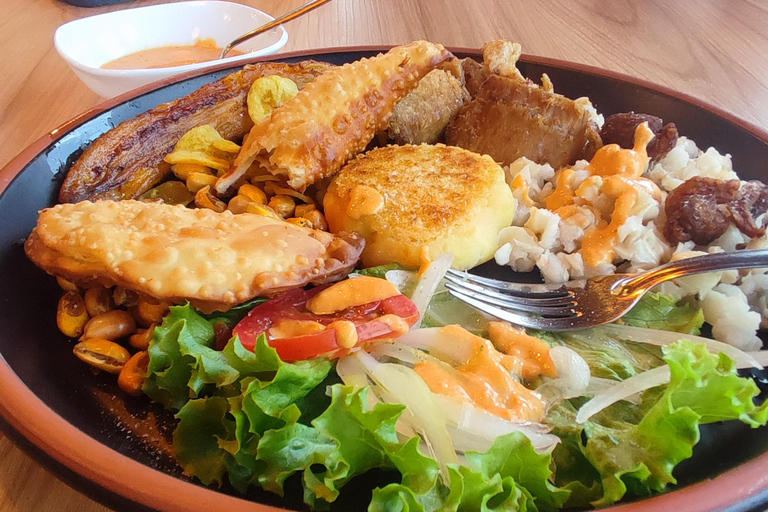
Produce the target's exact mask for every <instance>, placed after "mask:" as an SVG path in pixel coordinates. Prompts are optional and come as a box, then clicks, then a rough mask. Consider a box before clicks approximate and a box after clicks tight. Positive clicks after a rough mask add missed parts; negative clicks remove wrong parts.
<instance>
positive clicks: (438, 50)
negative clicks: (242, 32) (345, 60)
mask: <svg viewBox="0 0 768 512" xmlns="http://www.w3.org/2000/svg"><path fill="white" fill-rule="evenodd" d="M451 57H452V55H451V53H450V52H448V51H447V50H446V49H445V48H443V46H442V45H439V44H434V43H429V42H427V41H416V42H414V43H411V44H409V45H407V46H398V47H396V48H393V49H391V50H390V51H389V52H387V53H386V54H383V55H378V56H376V57H372V58H370V59H362V60H359V61H357V62H353V63H351V64H345V65H344V66H341V67H339V68H335V69H333V70H331V71H329V72H328V73H325V74H323V75H322V76H321V77H319V79H318V80H315V81H313V82H312V83H310V84H309V85H308V86H307V87H306V88H304V90H302V91H300V92H299V94H298V95H296V97H295V98H293V99H292V100H290V101H288V102H286V103H285V104H284V105H282V106H281V107H279V108H277V109H275V111H274V112H273V113H272V117H271V118H270V119H267V120H265V121H264V122H262V123H259V124H258V125H256V126H254V127H253V129H252V130H251V132H250V135H249V136H248V138H247V140H246V142H245V144H244V145H243V147H242V149H241V151H240V153H239V154H238V156H237V159H236V160H235V163H234V164H233V166H232V168H231V169H230V171H229V172H228V173H227V174H226V175H224V176H222V177H221V178H220V179H219V181H218V182H217V183H216V191H217V192H219V193H220V194H225V193H226V192H227V191H228V190H229V188H230V187H232V186H233V185H234V184H235V182H237V180H238V179H239V178H240V177H241V176H242V175H243V174H244V173H245V172H246V171H247V170H248V168H249V167H250V166H251V164H253V163H254V162H257V163H258V164H260V165H261V166H262V167H264V168H265V169H267V170H268V171H269V172H271V173H273V174H275V175H278V176H283V177H285V178H286V179H287V181H288V184H289V185H290V186H291V187H293V188H295V189H296V190H304V189H305V188H306V187H307V186H309V185H311V184H313V183H315V182H317V181H319V180H321V179H322V178H324V177H326V176H330V175H332V174H334V173H335V172H337V171H338V170H339V169H340V168H341V166H342V165H344V163H346V162H347V160H349V159H350V158H351V157H353V156H355V155H356V154H357V153H359V152H360V151H362V150H363V149H365V147H366V146H367V145H368V143H369V142H370V141H371V139H373V137H374V135H375V134H376V133H377V132H379V131H381V130H384V129H385V128H386V127H387V125H388V124H389V119H390V116H391V115H392V110H393V108H394V106H395V104H396V103H397V102H398V101H399V100H400V99H402V98H403V97H404V96H405V95H406V94H408V93H409V92H410V91H411V90H412V89H413V88H414V87H415V86H416V84H417V83H418V81H419V80H421V78H422V77H423V76H424V75H426V74H427V73H428V72H430V71H431V70H432V69H434V68H435V67H436V66H438V65H439V64H440V63H442V62H444V61H445V60H447V59H449V58H451Z"/></svg>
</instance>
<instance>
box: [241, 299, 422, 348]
mask: <svg viewBox="0 0 768 512" xmlns="http://www.w3.org/2000/svg"><path fill="white" fill-rule="evenodd" d="M318 288H320V289H318ZM318 288H313V289H312V290H292V291H289V292H286V293H284V294H283V295H281V296H279V297H277V298H275V299H272V300H270V301H267V302H265V303H263V304H260V305H258V306H256V307H255V308H253V309H252V310H251V311H250V312H249V313H248V315H247V316H246V317H245V318H244V319H243V320H241V321H240V323H238V324H237V326H235V328H234V330H233V334H235V335H237V336H239V337H240V342H241V343H242V344H243V346H244V347H245V348H247V349H249V350H253V349H254V347H255V346H256V340H257V339H258V338H259V336H261V334H263V333H266V334H267V341H268V343H269V345H270V346H271V347H273V348H274V349H275V350H276V351H277V353H278V355H279V356H280V358H281V359H282V360H283V361H288V362H292V361H300V360H304V359H313V358H315V357H319V356H327V357H338V356H340V355H342V354H344V353H346V352H347V349H344V348H342V347H341V346H339V344H338V342H337V338H336V330H335V329H333V328H331V329H325V330H322V331H319V332H315V333H311V334H303V335H299V336H291V337H288V338H273V337H272V336H271V335H270V331H269V330H270V328H271V327H272V326H274V325H276V324H277V323H279V322H280V321H281V320H311V321H313V322H318V323H321V324H323V325H326V326H327V325H329V324H331V323H333V322H335V321H337V320H348V321H351V322H353V323H354V324H355V328H356V329H357V337H358V341H357V344H360V343H365V342H368V341H371V340H377V339H382V338H388V337H392V336H393V335H394V334H397V333H396V332H395V329H393V323H392V322H391V321H387V320H384V319H381V317H382V316H384V315H395V316H398V317H400V318H402V319H403V320H405V322H406V323H407V324H408V326H411V325H413V324H414V323H416V322H417V321H418V319H419V311H418V309H417V308H416V305H415V304H414V303H413V301H411V299H409V298H408V297H406V296H405V295H395V296H393V297H389V298H387V299H384V300H381V301H375V302H369V303H367V304H363V305H360V306H355V307H351V308H348V309H345V310H344V311H339V312H337V313H336V314H334V315H315V314H313V313H310V312H309V311H307V310H306V303H307V301H308V300H309V299H310V298H312V297H313V296H314V295H316V294H317V293H318V292H320V291H321V289H322V288H324V287H318Z"/></svg>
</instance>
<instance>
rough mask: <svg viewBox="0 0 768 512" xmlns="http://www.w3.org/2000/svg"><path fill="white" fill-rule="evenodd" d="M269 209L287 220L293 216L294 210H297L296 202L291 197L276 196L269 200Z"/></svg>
mask: <svg viewBox="0 0 768 512" xmlns="http://www.w3.org/2000/svg"><path fill="white" fill-rule="evenodd" d="M269 207H270V208H272V209H273V210H275V212H277V214H278V215H279V216H281V217H282V218H284V219H285V218H286V217H290V216H291V215H293V210H295V209H296V200H295V199H293V198H292V197H291V196H285V195H276V196H274V197H273V198H272V199H270V200H269Z"/></svg>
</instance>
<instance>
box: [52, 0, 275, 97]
mask: <svg viewBox="0 0 768 512" xmlns="http://www.w3.org/2000/svg"><path fill="white" fill-rule="evenodd" d="M273 19H274V18H273V17H272V16H270V15H268V14H266V13H264V12H262V11H259V10H258V9H254V8H252V7H248V6H246V5H242V4H237V3H233V2H224V1H206V0H198V1H192V2H178V3H172V4H158V5H151V6H146V7H137V8H132V9H123V10H119V11H113V12H109V13H105V14H98V15H95V16H90V17H87V18H81V19H77V20H74V21H70V22H69V23H65V24H64V25H61V26H60V27H59V28H58V29H57V30H56V33H55V34H54V46H55V47H56V51H58V53H59V55H60V56H61V57H62V58H63V59H64V60H65V61H66V62H67V64H69V66H70V67H71V68H72V71H74V73H75V74H76V75H77V76H78V77H79V78H80V79H81V80H82V81H83V83H85V85H87V86H88V87H89V88H90V89H91V90H92V91H94V92H95V93H97V94H98V95H100V96H102V97H105V98H112V97H114V96H117V95H119V94H122V93H124V92H127V91H130V90H133V89H135V88H137V87H141V86H142V85H146V84H149V83H152V82H155V81H157V80H161V79H163V78H167V77H170V76H174V75H178V74H181V73H186V72H189V71H195V70H203V69H206V68H208V67H213V66H216V65H219V64H221V63H223V62H226V63H233V64H236V63H238V62H240V61H245V60H248V59H251V58H253V57H258V56H263V55H270V54H273V53H275V52H277V51H278V50H280V49H281V48H282V47H283V46H285V44H286V43H287V42H288V33H287V32H286V31H285V29H284V28H283V27H277V28H275V29H272V30H270V31H269V32H267V33H265V34H262V35H260V36H258V37H255V38H253V39H251V40H249V41H246V42H244V43H243V44H242V45H240V46H238V47H237V49H238V50H240V51H244V52H246V53H245V54H244V55H237V56H234V57H228V58H226V59H223V60H216V61H209V62H201V63H198V64H189V65H185V66H175V67H171V68H156V69H132V70H120V69H103V68H101V66H102V65H103V64H105V63H107V62H109V61H111V60H114V59H117V58H119V57H122V56H124V55H128V54H130V53H134V52H137V51H141V50H146V49H148V48H155V47H158V46H167V45H186V44H193V43H194V42H195V41H196V40H198V39H208V38H210V39H213V40H214V41H216V44H217V45H218V46H220V47H223V46H225V45H226V44H228V43H229V42H230V41H231V40H233V39H234V38H235V37H237V36H239V35H241V34H243V33H245V32H247V31H249V30H252V29H253V28H255V27H257V26H259V25H262V24H264V23H267V22H269V21H271V20H273ZM84 34H88V36H85V37H84Z"/></svg>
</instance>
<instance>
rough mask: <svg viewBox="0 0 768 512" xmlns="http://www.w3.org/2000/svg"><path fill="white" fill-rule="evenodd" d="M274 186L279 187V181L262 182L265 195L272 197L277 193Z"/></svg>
mask: <svg viewBox="0 0 768 512" xmlns="http://www.w3.org/2000/svg"><path fill="white" fill-rule="evenodd" d="M276 188H281V186H280V182H279V181H266V182H264V192H265V193H266V194H267V197H272V196H273V195H275V194H277V193H278V192H277V191H276V190H275V189H276Z"/></svg>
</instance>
